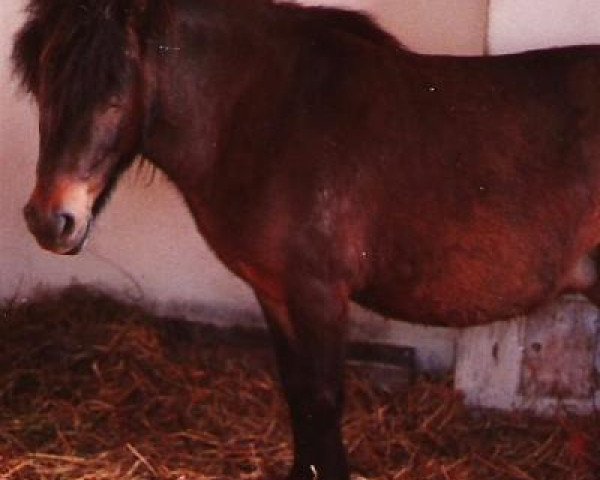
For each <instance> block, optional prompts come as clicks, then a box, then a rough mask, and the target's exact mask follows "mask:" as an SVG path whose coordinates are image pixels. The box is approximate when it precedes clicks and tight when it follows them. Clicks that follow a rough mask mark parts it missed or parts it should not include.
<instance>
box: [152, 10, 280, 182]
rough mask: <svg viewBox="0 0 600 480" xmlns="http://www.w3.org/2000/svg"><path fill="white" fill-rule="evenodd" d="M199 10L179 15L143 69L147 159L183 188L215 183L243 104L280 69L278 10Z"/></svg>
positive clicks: (155, 43) (177, 12) (154, 42)
mask: <svg viewBox="0 0 600 480" xmlns="http://www.w3.org/2000/svg"><path fill="white" fill-rule="evenodd" d="M195 5H196V6H195V7H194V9H193V10H192V11H184V10H183V9H182V8H180V9H178V10H175V11H174V12H172V15H173V18H172V20H171V26H170V28H169V29H168V30H167V32H166V33H165V35H164V38H161V39H151V40H149V41H148V42H147V45H146V48H147V54H146V58H145V60H144V62H143V63H144V65H143V70H144V73H143V77H144V84H145V92H146V93H145V100H144V101H145V106H146V108H145V110H146V112H145V127H144V136H143V141H142V154H143V156H145V157H146V158H148V159H149V160H150V161H151V162H152V163H154V164H155V165H156V166H157V167H158V168H159V169H161V170H163V171H164V172H165V173H166V175H167V176H168V177H169V178H171V180H172V181H173V182H174V183H175V184H177V185H179V186H182V185H190V184H194V185H200V184H202V183H206V182H207V181H208V178H207V177H208V176H209V175H210V174H211V172H212V170H213V167H214V165H215V162H216V161H217V159H218V158H219V156H220V155H222V150H223V148H226V145H224V142H226V141H227V138H226V132H225V131H224V129H225V128H226V125H227V124H228V122H229V120H230V118H231V116H232V114H233V110H234V109H235V108H236V105H238V104H239V102H240V101H241V99H242V98H243V97H245V96H246V97H247V95H248V91H249V90H251V89H252V87H253V85H256V84H257V83H258V82H261V81H263V80H264V78H263V77H264V76H266V75H268V74H275V71H274V70H276V69H277V68H278V65H277V62H278V60H277V58H276V57H277V50H278V48H279V47H278V46H277V45H278V40H277V38H275V35H274V34H273V32H272V31H271V28H270V25H272V21H271V20H272V16H273V15H276V10H277V7H275V6H273V5H271V4H270V3H269V2H265V1H263V0H256V1H254V0H243V1H239V0H222V1H212V0H207V2H202V3H198V4H195ZM251 7H252V8H251Z"/></svg>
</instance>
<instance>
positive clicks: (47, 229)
mask: <svg viewBox="0 0 600 480" xmlns="http://www.w3.org/2000/svg"><path fill="white" fill-rule="evenodd" d="M23 214H24V216H25V221H26V222H27V226H28V228H29V231H30V232H31V233H32V234H33V235H34V236H35V238H36V240H37V242H38V243H39V244H40V246H41V247H43V248H45V249H46V250H50V251H52V252H55V253H60V254H67V255H68V254H75V253H78V252H79V250H80V249H81V245H82V244H83V242H84V240H85V237H86V235H87V221H86V222H85V225H83V226H80V225H78V224H79V223H81V222H78V221H77V217H76V215H75V213H73V212H69V211H67V210H64V209H61V210H56V211H54V210H45V209H43V208H40V206H38V205H36V204H35V203H34V202H33V201H29V203H28V204H27V205H26V206H25V208H24V209H23Z"/></svg>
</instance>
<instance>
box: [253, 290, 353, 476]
mask: <svg viewBox="0 0 600 480" xmlns="http://www.w3.org/2000/svg"><path fill="white" fill-rule="evenodd" d="M336 290H337V291H336ZM258 297H259V302H260V304H261V306H262V309H263V311H264V314H265V317H266V320H267V323H268V325H269V328H270V330H271V332H272V336H273V341H274V346H275V352H276V355H277V362H278V367H279V373H280V376H281V383H282V385H283V390H284V393H285V396H286V399H287V402H288V404H289V408H290V415H291V419H292V430H293V437H294V465H293V467H292V471H291V473H290V475H289V477H288V480H314V479H319V480H349V478H350V476H349V472H348V465H347V460H346V452H345V449H344V446H343V442H342V435H341V429H340V420H341V416H342V410H343V395H344V392H343V363H344V357H345V355H344V350H345V332H346V328H347V325H346V324H347V318H346V317H347V306H348V299H347V297H345V296H344V295H342V294H340V291H339V289H335V288H334V287H332V286H331V285H327V284H324V283H323V282H320V281H307V282H303V283H302V284H299V285H298V284H297V285H295V286H294V289H293V291H292V292H290V293H289V296H288V299H287V301H285V302H283V301H281V302H277V301H273V300H271V299H266V298H261V297H260V295H259V296H258Z"/></svg>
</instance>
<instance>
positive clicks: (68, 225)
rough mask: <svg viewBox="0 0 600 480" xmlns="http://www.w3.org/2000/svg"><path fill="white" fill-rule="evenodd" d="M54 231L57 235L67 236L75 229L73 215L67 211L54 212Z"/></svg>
mask: <svg viewBox="0 0 600 480" xmlns="http://www.w3.org/2000/svg"><path fill="white" fill-rule="evenodd" d="M55 221H56V232H57V233H58V236H59V237H69V236H70V235H71V234H72V233H73V232H74V231H75V217H74V216H73V215H72V214H70V213H67V212H60V213H57V214H56V217H55Z"/></svg>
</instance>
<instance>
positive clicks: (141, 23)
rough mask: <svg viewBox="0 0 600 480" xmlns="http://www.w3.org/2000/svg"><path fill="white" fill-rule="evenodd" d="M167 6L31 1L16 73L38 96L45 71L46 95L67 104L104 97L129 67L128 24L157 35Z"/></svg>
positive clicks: (119, 0) (132, 0)
mask: <svg viewBox="0 0 600 480" xmlns="http://www.w3.org/2000/svg"><path fill="white" fill-rule="evenodd" d="M166 7H167V1H166V0H152V1H149V2H147V4H146V2H141V1H139V0H31V1H30V2H29V4H28V6H27V7H26V21H25V24H24V26H23V27H22V28H21V30H20V31H19V32H18V33H17V35H16V38H15V42H14V47H13V52H12V61H13V66H14V69H15V72H16V73H17V75H18V76H19V78H20V80H21V83H22V85H23V87H24V88H25V90H26V91H27V92H29V93H33V94H34V95H38V94H39V93H40V92H39V90H40V87H41V86H42V78H41V75H42V72H43V77H44V78H43V87H44V88H45V89H48V90H46V91H45V92H44V94H45V96H49V97H51V98H53V99H54V101H55V102H58V103H63V104H65V106H68V105H70V106H71V107H72V108H75V109H78V108H81V106H82V105H89V104H90V103H91V104H97V103H100V102H103V101H106V100H107V99H108V98H109V97H110V95H112V94H113V93H115V92H116V91H118V90H119V88H120V87H121V86H122V84H123V81H124V76H125V74H126V71H127V68H126V66H127V42H128V38H127V31H128V30H127V26H128V23H129V22H131V21H135V22H136V23H137V25H136V28H137V29H138V30H139V31H141V32H143V34H144V35H153V34H154V33H155V32H157V31H158V30H160V28H161V25H163V24H164V19H165V18H166V15H164V12H165V11H166ZM65 85H68V88H64V87H65ZM65 91H68V97H67V94H66V93H65ZM63 97H64V98H63Z"/></svg>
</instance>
